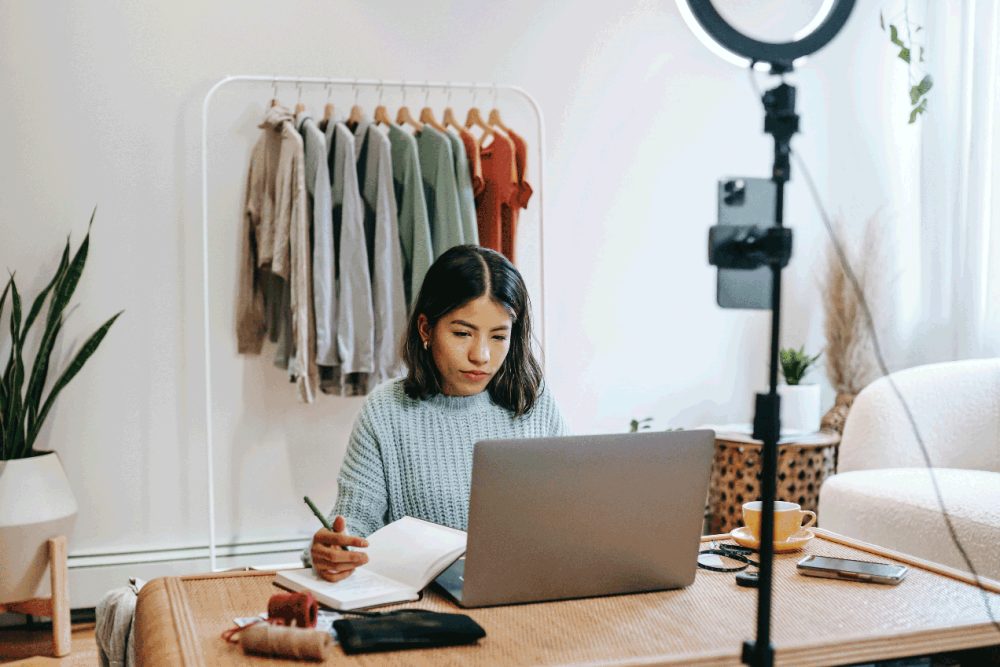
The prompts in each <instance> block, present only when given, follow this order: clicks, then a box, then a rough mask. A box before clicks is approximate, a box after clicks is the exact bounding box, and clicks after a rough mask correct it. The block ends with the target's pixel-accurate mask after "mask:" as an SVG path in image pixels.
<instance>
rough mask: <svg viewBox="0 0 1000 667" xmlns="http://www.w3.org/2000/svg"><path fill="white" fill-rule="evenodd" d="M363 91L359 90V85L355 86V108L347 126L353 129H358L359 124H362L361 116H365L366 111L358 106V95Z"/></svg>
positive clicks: (352, 108)
mask: <svg viewBox="0 0 1000 667" xmlns="http://www.w3.org/2000/svg"><path fill="white" fill-rule="evenodd" d="M360 93H361V90H360V89H359V88H358V84H356V83H355V84H354V106H352V107H351V115H349V116H348V117H347V121H346V122H347V124H348V125H349V126H351V127H357V125H358V123H360V122H361V116H362V115H364V113H365V110H364V109H362V108H361V105H359V104H358V95H359V94H360Z"/></svg>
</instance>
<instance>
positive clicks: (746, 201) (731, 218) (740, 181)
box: [717, 176, 778, 310]
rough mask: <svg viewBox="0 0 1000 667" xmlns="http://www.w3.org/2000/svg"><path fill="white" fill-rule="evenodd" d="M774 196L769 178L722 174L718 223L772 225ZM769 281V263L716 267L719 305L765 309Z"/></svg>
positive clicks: (770, 279) (769, 287)
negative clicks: (748, 266)
mask: <svg viewBox="0 0 1000 667" xmlns="http://www.w3.org/2000/svg"><path fill="white" fill-rule="evenodd" d="M777 198H778V190H777V187H776V186H775V184H774V181H772V180H770V179H768V178H744V177H741V176H734V177H731V178H724V179H722V180H721V181H719V224H720V225H732V226H737V227H740V226H755V227H760V228H766V227H773V226H774V211H775V206H776V202H777ZM772 283H773V272H772V271H771V267H769V266H762V267H760V268H757V269H749V270H744V269H719V289H718V295H717V301H718V303H719V306H720V307H722V308H748V309H753V310H768V309H770V307H771V286H772Z"/></svg>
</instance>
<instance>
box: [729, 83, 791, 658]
mask: <svg viewBox="0 0 1000 667" xmlns="http://www.w3.org/2000/svg"><path fill="white" fill-rule="evenodd" d="M764 107H765V109H766V110H767V115H766V117H765V121H764V131H765V132H768V133H770V134H773V135H774V172H773V175H772V180H773V181H774V183H775V188H776V191H777V192H776V195H777V196H776V199H775V210H774V222H775V226H777V227H782V226H783V223H784V205H785V182H786V181H788V178H789V154H790V152H791V148H790V143H791V138H792V135H793V134H795V132H797V131H798V123H799V117H798V116H797V115H796V114H795V89H794V88H793V87H791V86H789V85H787V84H785V83H782V84H781V85H780V86H778V87H777V88H775V89H773V90H769V91H767V93H766V94H765V95H764ZM781 269H782V266H781V264H780V263H777V262H772V264H771V270H772V272H773V273H772V275H773V280H772V284H771V364H770V368H769V380H770V391H769V392H768V393H767V394H758V395H757V406H756V407H757V411H756V414H755V415H754V434H753V437H754V438H755V439H757V440H761V441H763V443H764V447H763V457H762V460H761V473H760V481H761V522H760V575H759V576H758V584H757V638H756V641H753V642H749V641H748V642H745V643H744V644H743V662H744V663H746V664H748V665H755V666H756V667H772V665H773V664H774V647H773V646H772V645H771V591H772V581H773V574H774V501H775V496H776V495H777V482H776V480H775V477H776V476H777V468H778V438H779V436H780V433H781V422H780V409H781V398H780V397H779V396H778V358H779V355H780V350H781V348H780V347H779V339H778V334H779V331H780V329H781Z"/></svg>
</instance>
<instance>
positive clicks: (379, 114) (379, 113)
mask: <svg viewBox="0 0 1000 667" xmlns="http://www.w3.org/2000/svg"><path fill="white" fill-rule="evenodd" d="M375 123H376V124H378V123H385V124H386V125H392V118H389V112H388V111H386V108H385V105H384V104H380V105H379V106H377V107H375Z"/></svg>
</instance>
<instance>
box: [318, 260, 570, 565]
mask: <svg viewBox="0 0 1000 667" xmlns="http://www.w3.org/2000/svg"><path fill="white" fill-rule="evenodd" d="M530 310H531V307H530V302H529V300H528V292H527V290H526V289H525V286H524V280H523V279H522V278H521V274H520V273H518V271H517V269H515V268H514V265H513V264H511V263H510V262H509V261H508V260H507V259H506V258H505V257H504V256H503V255H501V254H500V253H498V252H495V251H493V250H489V249H486V248H480V247H478V246H471V245H465V246H457V247H454V248H451V249H450V250H448V251H447V252H445V253H444V254H442V255H441V257H439V258H438V260H437V261H436V262H434V264H433V265H432V266H431V268H430V269H429V270H428V272H427V275H426V276H425V277H424V282H423V285H422V286H421V288H420V293H419V295H418V296H417V301H416V303H415V304H414V306H413V311H412V313H411V315H410V321H409V324H408V325H407V329H406V335H405V338H404V340H403V345H402V357H403V361H404V363H405V364H406V366H407V368H408V369H409V374H408V375H407V376H406V377H405V378H401V379H398V380H392V381H390V382H386V383H385V384H382V385H380V386H379V387H377V388H376V389H375V390H374V391H373V392H372V393H371V394H369V395H368V398H367V400H366V401H365V404H364V406H363V407H362V408H361V414H360V415H358V419H357V421H356V422H355V423H354V430H353V431H352V433H351V438H350V441H349V443H348V445H347V454H346V455H345V457H344V463H343V465H342V466H341V468H340V475H339V477H338V478H337V487H338V494H337V503H336V506H335V507H334V509H333V513H332V515H331V518H332V517H333V516H335V517H336V518H335V519H333V520H332V525H333V531H329V530H326V529H325V528H324V529H321V530H320V531H319V532H317V533H316V534H315V535H314V536H313V542H312V548H311V549H310V557H311V562H312V564H313V567H314V568H315V569H316V571H317V573H318V574H319V575H320V576H322V577H323V578H324V579H327V580H329V581H340V580H341V579H344V578H346V577H348V576H350V575H351V573H352V572H354V569H355V568H356V567H358V566H359V565H363V564H365V563H367V562H368V557H367V555H365V554H364V553H360V552H354V551H348V550H346V547H348V546H354V547H366V546H368V543H367V541H366V540H364V539H363V536H365V535H370V534H371V533H373V532H375V531H376V530H378V529H379V528H380V527H382V526H384V525H386V524H387V523H391V522H393V521H396V520H397V519H400V518H402V517H404V516H407V515H409V516H415V517H418V518H421V519H426V520H427V521H433V522H435V523H440V524H443V525H446V526H451V527H453V528H458V529H460V530H467V528H468V519H469V488H470V483H471V479H472V449H473V445H474V444H475V443H476V442H478V441H480V440H498V439H511V438H537V437H546V436H556V435H565V434H567V433H568V432H569V431H568V428H567V426H566V421H565V419H564V418H563V416H562V413H561V412H560V411H559V408H558V406H557V405H556V403H555V401H554V400H553V398H552V392H551V391H548V390H547V389H544V388H543V386H542V371H541V368H540V366H539V365H538V362H537V361H536V360H535V357H534V355H532V353H531V317H530Z"/></svg>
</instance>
